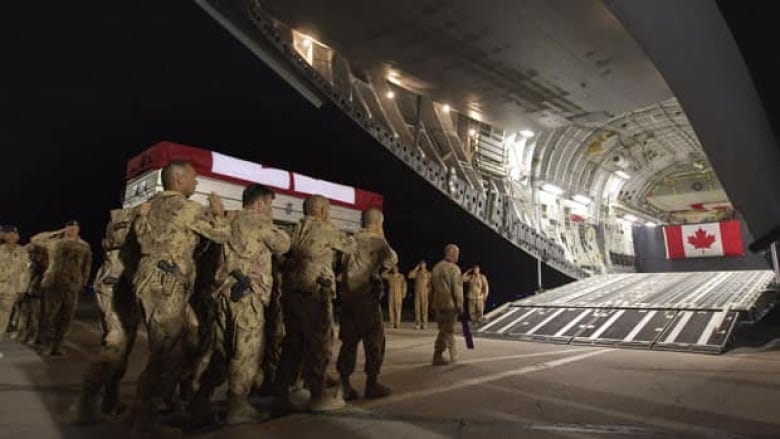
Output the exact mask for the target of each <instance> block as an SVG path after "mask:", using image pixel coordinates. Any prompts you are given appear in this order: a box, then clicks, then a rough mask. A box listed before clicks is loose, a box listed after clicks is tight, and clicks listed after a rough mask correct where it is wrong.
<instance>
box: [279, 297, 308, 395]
mask: <svg viewBox="0 0 780 439" xmlns="http://www.w3.org/2000/svg"><path fill="white" fill-rule="evenodd" d="M282 303H283V304H282V311H283V313H284V328H285V334H284V340H283V341H282V355H281V357H280V358H279V366H278V367H277V369H276V376H275V377H274V392H276V393H277V394H278V395H286V394H287V392H288V389H289V387H290V386H291V385H292V384H293V383H294V382H295V380H296V379H298V375H299V374H300V371H301V363H302V361H303V347H304V342H303V339H304V334H303V326H302V325H303V310H302V306H303V298H302V293H300V292H297V291H290V292H286V293H285V294H284V296H282Z"/></svg>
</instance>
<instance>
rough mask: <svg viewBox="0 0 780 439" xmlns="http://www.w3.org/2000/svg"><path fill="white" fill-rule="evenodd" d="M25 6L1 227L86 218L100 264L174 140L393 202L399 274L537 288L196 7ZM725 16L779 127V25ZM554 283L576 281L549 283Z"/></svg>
mask: <svg viewBox="0 0 780 439" xmlns="http://www.w3.org/2000/svg"><path fill="white" fill-rule="evenodd" d="M14 3H15V5H14V6H13V7H9V6H6V7H4V10H5V11H6V13H5V14H4V15H5V16H6V20H4V21H6V23H4V31H5V32H10V34H9V35H8V36H6V37H3V39H4V42H5V43H6V44H5V46H8V48H7V49H6V50H5V51H4V53H3V60H4V61H5V62H3V65H4V68H3V75H8V77H7V78H6V79H5V80H3V81H0V87H2V95H3V99H2V101H3V102H2V104H3V105H4V106H5V107H6V108H5V111H3V122H2V124H3V128H2V129H0V145H2V148H3V155H2V166H3V171H2V173H0V179H2V200H3V209H2V211H0V221H1V222H3V223H11V224H17V225H19V226H20V228H21V231H22V235H23V239H27V238H28V237H29V236H30V235H31V234H33V233H35V232H38V231H41V230H51V229H55V228H58V227H60V226H61V223H62V222H63V221H65V220H66V219H69V218H77V219H79V220H80V221H81V222H82V234H83V236H84V237H85V239H87V240H88V241H89V242H90V243H91V244H92V247H93V251H95V252H96V253H97V252H98V249H99V248H98V243H99V242H100V237H101V235H102V232H103V229H104V227H105V222H106V220H107V218H108V211H109V210H110V209H112V208H115V207H117V205H118V203H119V194H120V192H121V191H122V188H123V183H124V181H123V177H124V168H125V164H126V162H127V160H128V159H129V158H130V157H132V156H133V155H135V154H137V153H139V152H140V151H142V150H143V149H145V148H147V147H148V146H150V145H152V144H153V143H155V142H157V141H160V140H171V141H175V142H181V143H185V144H189V145H192V146H198V147H204V148H208V149H212V150H215V151H219V152H222V153H224V154H228V155H233V156H236V157H240V158H243V159H247V160H252V161H256V162H259V163H263V164H267V165H273V166H277V167H280V168H285V169H289V170H294V171H297V172H301V173H305V174H309V175H312V176H316V177H319V178H325V179H328V180H332V181H336V182H339V183H343V184H348V185H353V186H358V187H361V188H364V189H369V190H373V191H376V192H379V193H381V194H383V195H384V196H385V201H386V215H387V220H386V226H387V231H388V233H387V234H388V237H389V239H390V241H391V244H392V245H393V246H394V247H395V248H396V249H397V250H398V252H399V254H400V256H401V268H402V269H403V270H407V269H408V268H410V266H412V265H414V263H416V261H417V260H418V259H420V258H426V259H428V261H429V263H432V262H435V261H436V260H438V258H439V256H440V253H441V248H442V247H443V246H444V244H446V243H447V242H449V241H453V242H456V243H458V244H460V246H461V249H462V253H461V255H462V257H461V266H463V267H466V266H468V265H470V264H473V263H479V264H481V265H482V267H483V270H484V271H485V272H486V274H487V275H488V276H489V278H490V279H491V284H492V296H491V299H492V300H491V302H495V303H500V302H503V301H505V300H507V299H509V298H513V297H517V296H519V295H525V294H528V293H530V292H532V291H533V289H534V288H535V285H536V267H535V262H534V260H533V259H532V258H530V257H528V256H526V255H524V254H522V252H520V251H519V250H517V249H516V248H515V247H513V246H512V245H511V244H509V243H507V242H505V241H504V240H503V239H501V238H499V237H498V235H496V234H494V233H493V232H491V231H490V230H489V229H487V228H486V227H485V226H483V225H482V224H481V223H479V222H478V221H476V220H475V219H472V218H470V217H469V215H467V214H465V213H464V212H463V211H461V210H460V208H458V207H456V206H455V205H454V204H453V203H450V202H448V201H447V200H446V199H445V198H444V197H443V196H442V195H440V194H439V193H438V192H437V191H436V190H435V189H433V188H432V187H430V186H429V185H428V184H427V183H425V182H424V180H423V179H422V178H420V177H418V176H417V175H416V174H415V173H414V172H413V171H411V170H410V169H408V168H406V166H405V165H403V164H402V163H401V162H400V161H398V160H396V159H395V158H394V157H392V156H391V155H390V154H389V153H388V152H386V151H385V150H384V148H383V147H381V146H380V145H379V144H378V143H376V142H375V141H374V140H373V139H371V138H370V137H369V136H368V135H367V134H365V133H364V132H363V131H362V130H361V129H360V128H358V127H357V126H356V125H354V124H353V123H352V122H351V121H350V120H349V119H348V118H347V117H346V116H345V115H343V114H342V113H341V112H340V111H339V110H338V109H336V108H335V107H333V106H332V105H330V104H326V105H325V106H324V107H323V108H322V109H316V108H314V107H313V106H311V104H309V103H308V101H306V100H305V99H304V98H303V97H301V96H300V95H298V94H297V92H295V91H294V90H293V89H292V88H290V87H289V86H288V85H287V84H286V83H284V82H283V81H282V80H281V79H280V78H278V77H277V76H276V75H275V74H274V73H273V72H272V71H271V70H270V69H268V68H267V67H266V66H265V65H264V64H263V63H262V62H261V61H259V60H258V59H257V58H255V57H254V55H252V54H251V53H250V52H249V51H248V50H247V49H245V48H244V47H243V46H242V45H241V44H240V43H239V42H238V41H236V40H235V39H233V37H231V36H230V35H229V34H228V33H227V32H226V31H225V30H224V29H222V28H221V27H220V26H219V25H218V24H217V23H216V22H215V21H214V20H212V19H211V18H210V17H209V16H208V15H207V14H206V13H205V12H203V11H202V10H201V9H200V8H199V7H198V6H197V5H195V4H194V3H193V2H191V1H183V0H182V1H174V0H165V1H155V2H147V1H138V2H95V1H86V2H51V4H46V5H44V3H43V2H14ZM47 3H48V2H47ZM723 3H724V4H723V5H722V7H723V10H724V11H726V12H727V13H728V18H729V24H730V25H731V26H732V29H733V30H734V31H735V34H736V36H737V39H738V41H739V42H740V45H741V47H742V49H743V50H744V51H745V53H746V57H747V59H748V62H749V63H750V67H751V71H752V72H753V74H754V76H755V77H756V79H757V83H758V84H759V90H760V91H761V92H762V95H763V96H764V97H765V98H766V100H765V102H771V105H768V111H769V113H770V115H772V116H780V108H778V107H777V102H780V101H778V99H775V97H776V96H777V92H776V90H771V88H772V87H776V86H772V85H770V83H772V82H774V81H775V80H776V78H778V77H780V75H778V74H777V73H779V72H778V71H777V70H778V69H777V67H776V66H774V65H773V64H772V63H771V62H767V61H766V60H765V58H766V57H767V56H770V57H774V56H775V55H774V51H772V52H771V54H770V53H768V52H766V51H765V47H763V46H760V47H759V46H756V45H755V44H752V43H751V42H752V41H760V40H761V39H762V38H770V37H772V36H773V35H767V34H768V33H773V34H776V33H777V31H776V30H775V28H776V24H774V23H770V22H769V20H770V17H769V16H768V15H767V14H766V13H765V11H757V10H751V9H750V8H748V7H746V6H744V5H740V4H738V3H744V2H728V3H727V2H723ZM9 8H10V9H16V10H15V11H11V10H9ZM22 8H24V9H26V10H21V9H22ZM770 15H771V14H770ZM9 19H10V20H9ZM762 32H763V33H762ZM767 41H772V42H776V41H778V39H777V38H774V39H769V40H767ZM9 43H10V44H9ZM773 44H776V43H773ZM751 57H752V58H751ZM754 59H755V60H757V61H754ZM773 61H774V60H772V62H773ZM764 64H769V65H764ZM773 120H775V121H776V120H778V117H774V118H773ZM96 259H97V260H98V261H99V259H100V258H96ZM544 280H545V282H544V283H545V286H546V287H550V286H554V285H558V284H560V283H562V282H564V281H565V278H564V277H563V276H560V275H557V274H555V273H554V272H553V271H552V270H545V274H544Z"/></svg>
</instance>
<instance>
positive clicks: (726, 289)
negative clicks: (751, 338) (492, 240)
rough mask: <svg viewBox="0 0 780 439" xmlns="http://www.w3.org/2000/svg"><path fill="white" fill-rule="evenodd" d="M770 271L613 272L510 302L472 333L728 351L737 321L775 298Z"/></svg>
mask: <svg viewBox="0 0 780 439" xmlns="http://www.w3.org/2000/svg"><path fill="white" fill-rule="evenodd" d="M773 278H774V273H773V272H772V271H728V272H691V273H649V274H609V275H601V276H594V277H590V278H587V279H584V280H581V281H577V282H572V283H570V284H567V285H565V286H562V287H560V288H556V289H553V290H549V291H547V292H544V293H542V294H539V295H536V296H532V297H528V298H525V299H521V300H518V301H516V302H512V303H509V304H506V305H504V306H502V307H500V308H498V309H496V310H495V311H493V312H491V313H489V314H488V315H487V316H486V321H485V322H482V323H481V324H479V325H478V326H476V327H475V328H474V334H475V335H477V336H484V337H499V338H505V339H517V340H526V341H541V342H551V343H565V344H586V345H599V346H615V347H628V348H640V349H655V350H675V351H692V352H704V353H715V354H719V353H722V352H723V351H724V350H725V349H726V345H727V344H728V342H729V341H730V339H731V336H732V334H733V332H734V329H735V327H736V325H737V323H738V322H741V323H753V322H755V321H757V320H759V319H760V318H761V317H763V315H765V314H766V312H768V311H769V309H771V307H772V306H773V305H774V301H775V298H776V293H777V291H776V290H774V289H772V285H771V282H772V279H773Z"/></svg>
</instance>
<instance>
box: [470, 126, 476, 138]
mask: <svg viewBox="0 0 780 439" xmlns="http://www.w3.org/2000/svg"><path fill="white" fill-rule="evenodd" d="M476 135H477V130H475V129H474V128H469V136H471V137H474V136H476Z"/></svg>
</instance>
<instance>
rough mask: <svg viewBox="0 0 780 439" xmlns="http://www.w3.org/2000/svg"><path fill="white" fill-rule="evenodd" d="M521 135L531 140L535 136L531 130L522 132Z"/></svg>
mask: <svg viewBox="0 0 780 439" xmlns="http://www.w3.org/2000/svg"><path fill="white" fill-rule="evenodd" d="M520 135H521V136H523V137H525V138H526V139H530V138H531V137H533V136H534V132H533V131H531V130H521V131H520Z"/></svg>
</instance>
